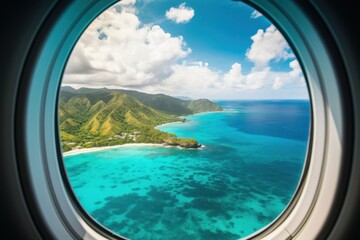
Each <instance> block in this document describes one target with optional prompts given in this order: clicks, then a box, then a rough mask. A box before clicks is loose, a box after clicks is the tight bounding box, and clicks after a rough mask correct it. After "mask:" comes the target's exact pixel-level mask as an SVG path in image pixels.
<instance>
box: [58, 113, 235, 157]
mask: <svg viewBox="0 0 360 240" xmlns="http://www.w3.org/2000/svg"><path fill="white" fill-rule="evenodd" d="M223 112H228V111H224V110H223V111H209V112H201V113H195V114H191V115H186V116H193V115H200V114H212V113H223ZM186 116H180V117H184V118H185V117H186ZM186 122H188V120H186V121H185V122H183V121H176V122H169V123H164V124H160V125H157V126H156V127H155V129H157V130H160V129H158V127H162V126H166V125H170V124H174V123H186ZM160 131H162V130H160ZM144 146H153V147H179V146H168V145H164V144H162V143H125V144H119V145H113V146H103V147H92V148H81V149H75V150H70V151H67V152H63V153H62V155H63V157H66V156H72V155H77V154H82V153H89V152H97V151H101V150H108V149H113V148H121V147H144ZM179 148H182V147H179ZM203 148H205V146H204V145H202V146H201V147H200V148H199V149H203Z"/></svg>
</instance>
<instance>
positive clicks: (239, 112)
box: [64, 101, 310, 240]
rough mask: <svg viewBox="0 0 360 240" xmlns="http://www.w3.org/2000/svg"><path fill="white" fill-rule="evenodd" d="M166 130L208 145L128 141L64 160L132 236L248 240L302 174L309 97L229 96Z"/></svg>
mask: <svg viewBox="0 0 360 240" xmlns="http://www.w3.org/2000/svg"><path fill="white" fill-rule="evenodd" d="M219 104H221V105H222V106H223V107H224V108H225V109H227V110H226V111H224V112H218V113H206V114H197V115H192V116H187V117H186V118H187V120H188V121H187V122H185V123H172V124H168V125H164V126H161V127H159V129H161V130H162V131H167V132H172V133H175V134H177V135H178V136H183V137H194V138H196V139H197V140H198V142H199V143H201V144H203V145H204V147H203V148H201V149H197V150H188V149H179V148H176V147H156V146H141V147H139V146H126V147H121V148H114V149H108V150H102V151H97V152H91V153H85V154H78V155H72V156H66V157H64V161H65V166H66V169H67V173H68V176H69V179H70V183H71V185H72V187H73V189H74V191H75V194H76V195H77V197H78V199H79V201H80V203H81V205H82V206H83V207H84V209H85V210H86V211H87V212H88V213H89V214H90V215H91V216H92V217H93V218H94V219H96V220H97V221H98V222H99V223H101V224H102V225H104V226H105V227H107V228H108V229H110V230H112V231H114V232H116V233H118V234H120V235H122V236H125V237H127V238H130V239H169V240H170V239H224V240H225V239H229V240H230V239H239V238H241V237H245V236H247V235H249V234H251V233H253V232H255V231H257V230H259V229H260V228H262V227H264V226H266V225H267V224H269V223H270V222H271V221H273V220H274V219H275V218H276V217H277V216H278V215H279V214H280V213H281V212H282V211H283V210H284V208H285V207H286V206H287V204H288V203H289V201H290V200H291V198H292V196H293V194H294V192H295V190H296V187H297V183H298V181H299V178H300V176H301V172H302V168H303V163H304V159H305V155H306V148H307V138H308V129H309V115H310V113H309V103H308V102H306V101H262V102H260V101H246V102H241V101H232V102H230V101H228V102H219Z"/></svg>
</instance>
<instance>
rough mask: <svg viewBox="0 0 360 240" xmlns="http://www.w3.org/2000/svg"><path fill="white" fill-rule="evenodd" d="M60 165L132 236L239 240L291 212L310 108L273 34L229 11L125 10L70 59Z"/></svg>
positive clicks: (89, 35) (92, 28)
mask: <svg viewBox="0 0 360 240" xmlns="http://www.w3.org/2000/svg"><path fill="white" fill-rule="evenodd" d="M58 101H59V104H58V106H59V108H58V113H59V114H58V115H59V125H60V126H59V131H60V136H61V142H62V151H63V159H64V165H65V168H66V171H67V175H68V178H69V182H70V185H71V186H72V189H73V191H74V193H75V195H76V197H77V199H78V201H79V203H80V204H81V206H82V207H83V208H84V209H85V210H86V211H87V212H88V213H89V215H90V216H92V217H93V218H94V219H95V220H96V221H97V222H98V223H100V224H101V225H103V226H105V227H106V228H108V229H109V230H111V231H113V232H115V233H117V234H119V235H121V236H124V237H127V238H130V239H239V238H241V237H246V236H248V235H249V234H252V233H254V232H256V231H257V230H259V229H261V228H263V227H265V226H266V225H268V224H269V223H271V222H272V221H274V220H275V219H276V218H277V217H278V216H279V215H280V214H281V213H282V212H283V211H284V210H285V208H286V207H287V206H288V204H289V202H290V201H291V199H292V197H293V195H294V193H295V191H296V188H297V186H298V183H299V180H300V179H301V175H302V171H303V166H304V161H305V159H306V152H307V145H308V139H309V128H310V114H311V110H310V100H309V95H308V90H307V85H306V82H305V79H304V75H303V73H302V70H301V67H300V64H299V62H298V60H297V59H296V57H295V55H294V53H293V51H292V50H291V48H290V47H289V45H288V43H287V42H286V40H285V39H284V37H283V36H282V34H281V33H280V32H279V30H278V29H277V28H276V27H275V26H274V25H273V23H271V22H270V21H269V20H268V19H267V18H266V17H265V16H263V15H262V14H261V13H260V12H258V11H256V10H254V9H253V8H251V7H249V6H247V5H245V4H243V3H241V2H234V1H205V0H190V1H186V2H184V1H177V0H176V1H157V0H153V1H150V0H137V1H135V0H123V1H121V2H119V3H117V4H116V5H114V6H112V7H110V8H109V9H107V10H106V11H104V12H103V13H102V14H101V15H99V16H98V17H97V18H96V19H95V20H94V21H93V22H92V23H91V24H90V25H89V27H88V28H87V29H86V30H85V31H84V33H83V34H82V36H81V38H80V39H79V41H78V42H77V44H76V46H75V47H74V50H73V52H72V54H71V56H70V57H69V60H68V63H67V66H66V68H65V71H64V75H63V79H62V85H61V90H60V96H59V100H58Z"/></svg>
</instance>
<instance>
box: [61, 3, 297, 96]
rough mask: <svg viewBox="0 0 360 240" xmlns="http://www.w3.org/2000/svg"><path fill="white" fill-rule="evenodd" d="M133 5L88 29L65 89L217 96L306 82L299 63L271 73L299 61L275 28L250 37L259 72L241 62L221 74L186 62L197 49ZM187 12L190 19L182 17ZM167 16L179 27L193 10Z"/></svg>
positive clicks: (72, 61)
mask: <svg viewBox="0 0 360 240" xmlns="http://www.w3.org/2000/svg"><path fill="white" fill-rule="evenodd" d="M134 3H135V0H122V1H121V2H120V3H118V4H116V5H115V6H114V7H112V8H110V9H108V10H106V11H105V12H104V13H103V14H101V15H100V16H99V17H98V18H97V19H96V20H95V21H94V22H93V23H92V24H91V25H90V26H89V27H88V29H87V30H86V31H85V32H84V34H83V35H82V36H81V38H80V40H79V41H78V43H77V44H76V46H75V48H74V50H73V53H72V54H71V56H70V58H69V61H68V64H67V66H66V69H65V73H64V77H63V84H64V85H71V86H73V87H82V86H86V87H115V88H130V89H137V90H140V91H148V92H161V93H165V94H170V95H171V94H173V95H178V94H179V93H181V94H186V95H188V96H206V95H207V94H212V96H216V95H217V94H219V93H218V91H222V92H233V91H244V90H256V89H261V88H267V89H275V90H277V89H281V88H283V87H284V86H286V85H287V84H289V83H304V77H303V76H302V71H301V68H300V65H299V63H298V62H297V61H296V60H293V61H291V62H290V63H289V68H290V69H291V70H290V71H288V72H286V71H284V72H274V71H272V69H271V66H272V65H271V64H272V61H281V60H288V59H292V58H294V55H293V54H292V53H291V50H290V49H289V46H288V45H287V43H286V41H285V39H284V38H283V37H282V35H281V34H280V33H279V31H278V30H277V29H276V28H275V27H274V26H273V25H271V26H270V27H269V28H267V29H266V30H265V31H264V30H261V29H260V30H258V31H257V33H256V34H255V35H254V36H252V37H251V39H252V41H253V43H252V44H251V46H250V48H249V49H248V50H247V53H246V57H247V59H248V60H249V61H250V62H252V63H253V64H254V67H253V68H252V69H251V70H250V71H249V72H246V73H245V72H244V70H243V68H242V65H241V64H240V63H237V62H235V63H233V64H232V66H231V67H230V66H229V70H228V71H226V72H221V71H215V70H213V69H212V68H211V67H210V66H209V64H208V63H206V62H203V61H196V62H195V61H192V62H189V61H186V59H187V57H188V56H189V55H190V54H191V52H192V50H191V49H190V47H189V46H187V44H186V42H185V40H184V39H183V37H182V36H172V35H171V34H169V33H167V32H165V31H164V29H162V28H161V27H160V26H158V25H144V24H142V23H141V22H140V20H139V18H138V17H137V16H136V15H135V13H136V9H135V7H134ZM172 9H175V10H172ZM184 9H185V13H186V12H187V13H186V14H185V13H184V12H181V11H183V10H184ZM177 10H179V11H180V10H181V11H180V12H179V11H178V12H177ZM166 14H167V17H168V18H170V19H172V20H174V21H175V22H179V23H180V22H186V21H189V20H190V19H191V18H192V17H193V16H194V11H193V10H192V9H190V8H187V7H186V6H185V4H180V6H179V7H178V8H171V9H170V10H169V11H167V13H166ZM168 15H169V16H168Z"/></svg>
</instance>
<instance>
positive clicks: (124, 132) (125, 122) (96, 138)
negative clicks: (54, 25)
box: [58, 87, 222, 152]
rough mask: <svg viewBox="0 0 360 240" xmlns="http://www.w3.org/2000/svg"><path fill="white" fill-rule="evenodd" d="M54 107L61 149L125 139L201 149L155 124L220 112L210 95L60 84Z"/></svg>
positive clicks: (89, 146)
mask: <svg viewBox="0 0 360 240" xmlns="http://www.w3.org/2000/svg"><path fill="white" fill-rule="evenodd" d="M58 106H59V107H58V115H59V124H60V136H61V140H62V149H63V151H64V152H66V151H70V150H76V149H83V148H94V147H104V146H114V145H122V144H127V143H156V144H164V145H166V146H179V147H183V148H199V147H200V146H201V144H199V143H198V142H197V140H196V139H194V138H180V137H177V136H176V135H174V134H171V133H166V132H163V131H160V130H158V129H156V128H155V127H156V126H158V125H161V124H166V123H171V122H184V121H186V120H185V118H184V117H180V116H186V115H191V114H195V113H201V112H210V111H222V108H221V107H220V106H219V105H217V104H216V103H213V102H211V101H210V100H208V99H198V100H182V99H179V98H175V97H171V96H168V95H165V94H147V93H142V92H137V91H130V90H120V89H107V88H101V89H91V88H80V89H74V88H71V87H62V88H61V92H60V97H59V104H58Z"/></svg>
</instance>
